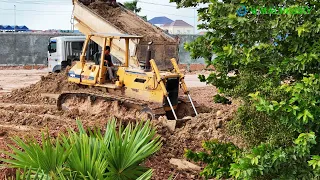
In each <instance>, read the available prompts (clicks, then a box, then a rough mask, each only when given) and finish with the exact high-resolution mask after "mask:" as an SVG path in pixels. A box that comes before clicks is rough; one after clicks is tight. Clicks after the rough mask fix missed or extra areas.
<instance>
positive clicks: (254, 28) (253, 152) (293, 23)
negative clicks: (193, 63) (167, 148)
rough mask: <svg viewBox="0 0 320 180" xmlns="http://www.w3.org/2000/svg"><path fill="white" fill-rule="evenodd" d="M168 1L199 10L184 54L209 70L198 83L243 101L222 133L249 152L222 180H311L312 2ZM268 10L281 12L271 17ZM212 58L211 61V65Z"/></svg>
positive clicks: (314, 157) (319, 89) (316, 45)
mask: <svg viewBox="0 0 320 180" xmlns="http://www.w3.org/2000/svg"><path fill="white" fill-rule="evenodd" d="M171 2H176V3H177V5H178V7H194V6H197V5H199V4H206V5H204V6H203V7H201V8H199V9H198V16H199V21H201V24H199V25H198V28H200V29H206V30H207V32H206V34H205V35H204V36H200V37H199V38H197V39H196V40H195V41H194V42H191V43H188V44H186V45H185V49H186V50H188V51H190V53H191V56H192V58H199V57H203V58H205V60H206V63H207V65H208V66H210V65H213V66H214V67H215V70H216V71H215V72H214V73H212V74H210V75H209V76H208V77H204V76H201V77H200V80H201V81H205V82H207V83H208V84H212V85H214V86H216V87H217V88H219V91H220V93H223V94H225V95H226V96H229V97H231V98H233V99H234V98H238V99H239V100H240V101H241V102H243V104H242V105H241V107H240V109H239V111H238V113H237V115H236V118H235V119H234V120H233V121H232V122H231V123H230V124H229V129H230V130H232V131H233V132H234V134H238V135H240V136H242V138H243V139H245V140H246V141H247V144H248V147H250V148H249V149H244V150H243V154H242V157H239V158H236V159H234V162H232V163H230V164H231V168H230V171H229V176H230V177H234V178H239V179H311V178H318V175H319V174H318V171H319V166H318V164H317V163H318V162H319V156H318V155H319V153H320V148H319V144H315V143H314V141H315V139H317V137H318V136H319V127H320V126H319V125H320V122H319V121H318V119H319V118H320V110H319V103H320V102H319V99H320V96H319V95H320V83H319V81H320V74H319V65H320V63H319V56H320V36H319V35H318V34H319V32H320V26H319V24H320V20H319V17H320V11H319V9H318V8H319V7H320V2H319V1H315V0H311V1H308V2H306V1H280V0H270V1H254V0H235V1H230V0H222V1H218V0H210V1H209V0H203V1H192V0H171ZM244 6H245V7H246V9H244V8H243V7H244ZM256 7H257V8H256ZM275 7H277V9H278V10H279V11H284V9H281V8H286V10H285V12H287V13H286V14H279V13H278V12H279V11H278V10H277V9H275ZM257 9H258V10H257ZM266 10H268V11H266ZM296 10H299V11H296ZM243 12H245V13H244V14H242V13H243ZM263 12H267V13H269V14H264V13H263ZM288 12H291V13H294V14H288ZM296 12H300V13H302V14H297V13H296ZM243 15H244V16H243ZM213 54H215V55H217V57H216V58H215V59H214V60H213V61H212V60H211V57H212V56H213ZM232 72H234V74H235V75H234V76H230V73H232ZM225 153H227V152H225ZM212 161H213V162H211V163H210V164H212V163H214V162H215V161H216V160H215V159H213V160H212ZM209 166H210V165H209ZM211 170H212V171H215V172H217V171H218V170H217V169H215V168H211ZM212 174H214V173H212ZM216 174H217V173H216Z"/></svg>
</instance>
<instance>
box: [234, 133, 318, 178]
mask: <svg viewBox="0 0 320 180" xmlns="http://www.w3.org/2000/svg"><path fill="white" fill-rule="evenodd" d="M315 144H316V136H315V133H313V132H312V133H303V134H300V136H299V137H298V138H297V139H296V140H295V141H294V145H293V146H288V147H284V148H283V147H275V146H272V145H270V144H262V145H260V146H258V147H256V148H253V149H252V151H251V152H250V153H247V154H245V155H244V156H243V157H242V158H239V159H238V160H237V161H236V162H235V163H233V164H232V165H231V168H230V175H232V176H233V177H235V178H238V179H257V178H258V177H260V178H261V179H312V178H316V177H318V176H317V175H314V173H313V171H312V168H311V167H310V166H309V165H308V160H309V159H310V155H311V154H310V153H311V148H312V147H313V146H314V145H315Z"/></svg>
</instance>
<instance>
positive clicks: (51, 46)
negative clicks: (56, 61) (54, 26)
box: [48, 41, 57, 53]
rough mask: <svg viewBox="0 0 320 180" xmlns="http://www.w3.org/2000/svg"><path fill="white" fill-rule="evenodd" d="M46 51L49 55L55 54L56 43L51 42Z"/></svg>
mask: <svg viewBox="0 0 320 180" xmlns="http://www.w3.org/2000/svg"><path fill="white" fill-rule="evenodd" d="M48 51H49V53H55V52H57V42H56V41H51V42H50V44H49V46H48Z"/></svg>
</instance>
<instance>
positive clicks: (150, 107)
mask: <svg viewBox="0 0 320 180" xmlns="http://www.w3.org/2000/svg"><path fill="white" fill-rule="evenodd" d="M72 97H76V98H82V99H89V100H90V102H91V103H94V102H95V101H96V100H98V99H103V100H105V101H109V102H110V101H118V102H119V105H123V106H125V107H127V108H134V109H137V110H138V111H140V112H144V113H147V114H148V115H150V116H151V118H152V119H155V118H157V117H159V116H164V115H166V111H165V110H164V109H163V106H162V104H161V103H153V102H148V101H143V100H138V99H134V98H128V97H123V96H119V95H115V94H110V93H94V92H82V91H69V92H63V93H61V94H60V96H59V97H58V99H57V108H58V110H60V111H61V110H65V111H66V110H68V108H67V107H64V106H63V104H64V102H66V100H67V99H69V98H72ZM179 101H180V102H182V103H184V104H189V103H190V102H189V101H188V100H186V98H182V97H180V98H179ZM190 108H191V104H190ZM191 111H192V110H191Z"/></svg>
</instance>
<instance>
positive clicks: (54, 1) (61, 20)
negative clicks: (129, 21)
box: [0, 0, 198, 32]
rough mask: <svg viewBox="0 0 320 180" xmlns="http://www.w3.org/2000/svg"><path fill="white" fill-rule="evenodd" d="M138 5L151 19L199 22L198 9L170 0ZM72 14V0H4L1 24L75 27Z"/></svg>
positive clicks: (143, 0) (144, 1) (146, 0)
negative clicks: (179, 7)
mask: <svg viewBox="0 0 320 180" xmlns="http://www.w3.org/2000/svg"><path fill="white" fill-rule="evenodd" d="M126 1H130V0H118V2H120V3H124V2H126ZM14 6H16V11H14ZM138 7H141V9H142V10H141V12H140V13H139V15H141V16H147V18H148V20H150V19H151V18H153V17H157V16H166V17H168V18H170V19H172V20H184V21H186V22H187V23H189V24H190V25H192V26H194V25H195V23H197V21H195V20H196V19H197V16H196V11H195V9H192V8H188V9H177V8H176V4H175V3H169V0H161V1H159V0H141V1H140V0H139V1H138ZM14 12H16V13H14ZM14 14H16V16H15V15H14ZM71 15H72V1H71V0H34V1H32V0H0V24H1V25H14V24H15V21H16V24H17V25H26V26H27V27H29V29H34V30H47V29H63V30H68V29H70V28H71V23H70V19H71ZM197 32H198V31H197Z"/></svg>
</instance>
